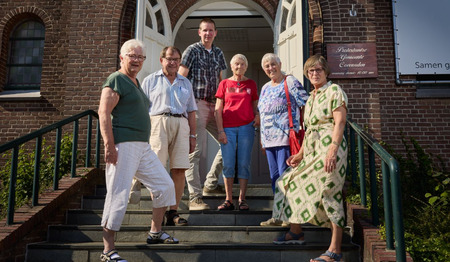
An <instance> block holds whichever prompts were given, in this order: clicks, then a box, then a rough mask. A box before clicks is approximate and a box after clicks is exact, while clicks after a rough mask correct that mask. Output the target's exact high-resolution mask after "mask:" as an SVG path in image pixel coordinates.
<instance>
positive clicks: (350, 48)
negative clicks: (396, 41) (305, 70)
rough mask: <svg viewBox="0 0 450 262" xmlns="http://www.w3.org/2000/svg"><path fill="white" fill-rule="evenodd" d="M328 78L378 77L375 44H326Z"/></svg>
mask: <svg viewBox="0 0 450 262" xmlns="http://www.w3.org/2000/svg"><path fill="white" fill-rule="evenodd" d="M327 61H328V65H329V66H330V70H331V73H330V75H329V76H328V77H329V78H373V77H378V68H377V51H376V45H375V43H359V44H328V45H327Z"/></svg>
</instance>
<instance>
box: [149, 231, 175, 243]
mask: <svg viewBox="0 0 450 262" xmlns="http://www.w3.org/2000/svg"><path fill="white" fill-rule="evenodd" d="M179 242H180V241H178V239H176V238H174V237H171V236H170V235H169V234H167V233H166V232H164V231H159V232H158V233H152V232H148V237H147V244H178V243H179Z"/></svg>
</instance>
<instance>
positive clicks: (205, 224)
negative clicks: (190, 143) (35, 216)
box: [26, 185, 360, 262]
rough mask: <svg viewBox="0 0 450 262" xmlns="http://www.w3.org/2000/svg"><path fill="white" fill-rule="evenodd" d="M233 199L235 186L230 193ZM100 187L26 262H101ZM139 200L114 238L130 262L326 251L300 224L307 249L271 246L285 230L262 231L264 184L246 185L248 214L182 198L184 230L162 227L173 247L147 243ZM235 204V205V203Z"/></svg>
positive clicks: (321, 235)
mask: <svg viewBox="0 0 450 262" xmlns="http://www.w3.org/2000/svg"><path fill="white" fill-rule="evenodd" d="M233 191H234V192H235V193H234V194H233V195H234V196H237V195H238V187H237V185H236V187H235V188H234V189H233ZM105 193H106V190H105V187H104V186H98V187H97V190H96V195H94V196H84V197H83V200H82V209H80V210H69V211H68V213H67V216H66V217H67V219H66V220H67V222H66V224H65V225H55V226H50V227H49V230H48V236H47V241H46V242H42V243H34V244H30V245H28V246H27V254H26V260H27V261H33V262H35V261H37V262H39V261H80V262H81V261H83V262H85V261H100V260H99V256H100V252H101V251H102V250H103V242H102V228H101V227H100V226H99V225H100V221H101V215H102V209H103V203H104V196H105ZM142 195H143V196H142V198H141V202H140V203H139V204H137V205H129V206H128V210H127V213H126V215H125V218H124V221H123V224H122V228H121V231H119V232H117V234H116V248H117V249H118V250H119V253H120V255H121V256H122V257H123V258H126V259H127V260H128V261H129V262H135V261H177V262H179V261H208V262H210V261H211V262H214V261H224V262H225V261H233V262H240V261H258V262H263V261H270V262H275V261H280V262H281V261H283V262H284V261H309V259H310V258H314V257H317V256H318V255H320V254H321V253H323V252H324V251H326V249H327V248H328V245H329V241H330V235H331V233H330V230H329V229H326V228H320V227H316V226H312V225H304V232H305V239H306V241H307V243H306V245H301V246H300V245H295V246H290V245H281V246H279V245H274V244H272V240H273V239H274V238H275V237H277V236H280V235H282V234H283V233H284V232H286V231H287V229H286V228H281V227H261V226H259V223H260V222H261V221H264V220H267V219H269V218H270V217H271V213H272V211H271V210H272V203H273V200H272V199H273V197H272V190H271V188H270V186H269V185H249V189H248V193H247V202H248V204H249V206H250V211H238V210H234V211H220V212H219V211H216V210H215V209H216V207H217V206H218V205H219V204H221V203H222V202H223V200H224V196H205V197H204V201H205V202H206V203H207V204H209V205H210V206H211V208H212V210H205V211H189V209H188V198H187V197H186V196H187V194H185V196H184V197H183V200H182V203H181V204H180V209H181V210H179V213H180V215H181V216H182V217H184V218H186V219H187V220H188V221H189V226H185V227H163V230H164V231H166V232H168V233H169V234H170V235H172V236H174V237H176V238H178V239H179V240H180V243H179V244H176V245H162V244H161V245H148V244H146V242H145V240H146V237H147V232H148V231H149V230H150V226H149V225H150V220H151V216H152V212H151V207H152V201H151V198H150V196H149V192H148V191H147V190H146V189H145V188H143V189H142ZM235 204H236V203H235ZM342 248H343V253H344V261H345V262H359V261H360V258H359V248H358V247H357V246H356V245H353V244H352V243H351V237H350V235H349V232H348V230H347V231H346V233H345V235H344V240H343V247H342Z"/></svg>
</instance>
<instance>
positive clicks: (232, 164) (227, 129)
mask: <svg viewBox="0 0 450 262" xmlns="http://www.w3.org/2000/svg"><path fill="white" fill-rule="evenodd" d="M230 65H231V70H232V71H233V76H231V77H230V78H228V79H224V80H222V81H221V82H220V84H219V88H218V89H217V93H216V98H217V101H216V112H215V116H216V123H217V129H218V130H219V142H220V149H221V150H222V158H223V177H224V180H225V191H226V199H225V202H223V204H221V205H220V206H219V207H218V208H217V209H218V210H233V209H234V204H233V195H232V194H233V181H234V175H235V173H236V170H235V169H236V159H237V174H238V178H239V184H240V193H239V210H248V209H249V207H248V204H247V202H246V201H245V193H246V191H247V183H248V179H249V178H250V160H251V155H252V148H253V139H254V137H255V127H256V126H259V114H258V112H257V106H258V94H257V87H256V83H255V81H253V80H251V79H249V78H247V77H246V76H244V74H245V71H247V67H248V62H247V58H246V57H245V56H244V55H241V54H237V55H235V56H233V58H232V59H231V61H230Z"/></svg>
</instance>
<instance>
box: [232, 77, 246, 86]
mask: <svg viewBox="0 0 450 262" xmlns="http://www.w3.org/2000/svg"><path fill="white" fill-rule="evenodd" d="M231 80H233V81H236V82H237V86H240V85H241V81H244V77H241V79H236V77H235V76H233V77H232V78H231Z"/></svg>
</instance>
